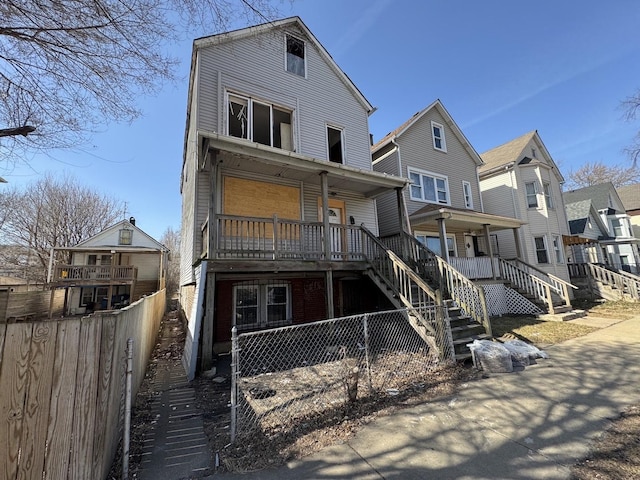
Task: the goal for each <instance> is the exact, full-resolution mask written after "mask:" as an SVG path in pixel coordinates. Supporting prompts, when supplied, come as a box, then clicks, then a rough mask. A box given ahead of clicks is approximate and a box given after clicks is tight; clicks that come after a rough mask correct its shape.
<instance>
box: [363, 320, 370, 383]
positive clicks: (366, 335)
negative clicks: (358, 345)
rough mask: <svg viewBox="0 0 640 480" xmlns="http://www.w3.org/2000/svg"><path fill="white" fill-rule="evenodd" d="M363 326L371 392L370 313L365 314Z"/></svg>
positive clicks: (365, 356)
mask: <svg viewBox="0 0 640 480" xmlns="http://www.w3.org/2000/svg"><path fill="white" fill-rule="evenodd" d="M362 327H363V329H364V361H365V363H366V364H367V382H369V393H371V392H373V385H372V384H371V362H370V359H369V315H368V314H365V315H364V319H363V320H362Z"/></svg>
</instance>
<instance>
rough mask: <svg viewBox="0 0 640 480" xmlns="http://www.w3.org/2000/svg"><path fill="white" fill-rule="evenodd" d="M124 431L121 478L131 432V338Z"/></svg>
mask: <svg viewBox="0 0 640 480" xmlns="http://www.w3.org/2000/svg"><path fill="white" fill-rule="evenodd" d="M125 375H126V382H125V392H126V393H125V396H124V432H123V434H122V435H123V438H122V478H123V480H128V478H129V437H130V434H131V377H132V376H133V338H128V339H127V365H126V369H125Z"/></svg>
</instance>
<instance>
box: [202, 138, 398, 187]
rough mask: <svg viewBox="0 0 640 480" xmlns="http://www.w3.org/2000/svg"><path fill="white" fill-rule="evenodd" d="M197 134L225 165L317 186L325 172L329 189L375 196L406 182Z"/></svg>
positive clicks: (264, 147)
mask: <svg viewBox="0 0 640 480" xmlns="http://www.w3.org/2000/svg"><path fill="white" fill-rule="evenodd" d="M200 135H201V136H202V138H207V139H208V141H209V150H210V151H211V150H212V149H213V150H214V151H216V153H217V157H216V158H217V159H218V160H220V161H222V165H223V166H224V167H226V168H234V169H238V170H242V171H244V172H251V173H259V174H261V175H266V176H269V177H276V178H283V179H287V180H294V181H299V182H304V183H307V184H312V185H317V186H320V174H321V173H322V172H327V178H328V186H329V190H330V191H331V190H336V191H338V190H339V191H347V192H353V193H359V194H362V195H364V196H365V197H375V196H377V195H380V194H382V193H385V192H388V191H389V190H392V189H395V188H402V187H404V185H405V184H406V183H408V181H409V180H408V179H406V178H402V177H396V176H393V175H387V174H383V173H378V172H374V171H372V170H371V171H369V170H362V169H359V168H354V167H349V166H347V165H341V164H338V163H332V162H327V161H325V160H320V159H317V158H313V157H307V156H305V155H300V154H298V153H295V152H289V151H286V150H281V149H279V148H273V147H269V146H266V145H262V144H259V143H253V142H249V141H247V140H243V139H239V138H235V137H229V136H227V135H218V134H214V133H201V134H200Z"/></svg>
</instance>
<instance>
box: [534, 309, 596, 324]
mask: <svg viewBox="0 0 640 480" xmlns="http://www.w3.org/2000/svg"><path fill="white" fill-rule="evenodd" d="M586 316H587V312H585V311H584V310H569V311H567V312H562V313H556V314H553V315H552V314H550V313H541V314H539V315H536V318H537V319H538V320H544V321H545V322H566V321H568V320H574V319H576V318H581V317H586Z"/></svg>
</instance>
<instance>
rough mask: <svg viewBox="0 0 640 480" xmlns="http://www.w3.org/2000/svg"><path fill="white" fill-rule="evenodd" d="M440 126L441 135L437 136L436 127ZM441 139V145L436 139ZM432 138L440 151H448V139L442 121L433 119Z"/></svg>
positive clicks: (434, 145)
mask: <svg viewBox="0 0 640 480" xmlns="http://www.w3.org/2000/svg"><path fill="white" fill-rule="evenodd" d="M436 128H438V129H439V130H440V136H439V137H437V136H436V132H435V129H436ZM437 139H439V140H440V147H438V146H437V145H436V140H437ZM431 140H432V142H433V148H434V149H435V150H438V151H440V152H444V153H447V139H446V138H445V133H444V126H443V125H442V124H441V123H438V122H435V121H433V120H431Z"/></svg>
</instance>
